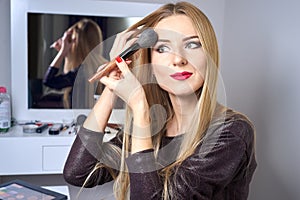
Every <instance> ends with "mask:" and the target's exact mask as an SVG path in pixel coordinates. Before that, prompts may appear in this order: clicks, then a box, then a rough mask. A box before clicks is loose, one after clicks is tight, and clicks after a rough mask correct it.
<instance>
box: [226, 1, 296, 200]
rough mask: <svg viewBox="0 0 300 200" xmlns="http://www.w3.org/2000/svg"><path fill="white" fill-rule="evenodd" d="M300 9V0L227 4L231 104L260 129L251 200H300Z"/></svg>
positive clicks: (230, 2) (228, 75)
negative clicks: (256, 165)
mask: <svg viewBox="0 0 300 200" xmlns="http://www.w3.org/2000/svg"><path fill="white" fill-rule="evenodd" d="M299 8H300V2H299V1H297V0H289V1H280V0H251V1H245V0H227V1H226V6H225V24H224V41H223V62H222V68H223V69H222V71H223V73H222V74H223V78H224V79H225V85H226V86H227V93H226V94H227V97H228V101H227V102H228V105H229V106H232V107H235V108H237V109H239V110H241V111H242V112H244V113H247V114H248V116H249V117H250V118H251V119H252V120H253V122H254V124H255V125H256V128H257V158H258V170H257V171H256V174H255V179H254V181H253V183H252V188H251V189H252V192H251V195H250V199H251V200H252V199H253V200H260V199H272V200H279V199H280V200H281V199H299V198H300V190H299V188H300V187H299V184H300V173H299V169H300V154H299V151H300V145H299V141H300V135H299V127H298V126H299V124H298V123H299V122H300V121H299V119H300V117H299V115H300V104H299V103H300V92H299V88H298V87H299V85H300V83H299V80H300V79H299V75H300V56H299V55H298V54H299V45H300V37H299V36H300V21H299V19H300V12H299Z"/></svg>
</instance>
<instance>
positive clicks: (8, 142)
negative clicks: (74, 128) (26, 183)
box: [0, 126, 75, 176]
mask: <svg viewBox="0 0 300 200" xmlns="http://www.w3.org/2000/svg"><path fill="white" fill-rule="evenodd" d="M74 139H75V134H74V133H72V134H69V130H66V131H62V132H61V133H60V134H59V135H49V134H48V129H46V130H45V131H43V132H42V133H23V129H22V127H21V126H15V127H13V128H12V129H11V130H10V131H9V132H7V133H1V134H0V152H1V165H0V176H4V175H33V174H61V173H62V170H63V166H64V163H65V160H66V158H67V155H68V153H69V150H70V148H71V145H72V143H73V141H74Z"/></svg>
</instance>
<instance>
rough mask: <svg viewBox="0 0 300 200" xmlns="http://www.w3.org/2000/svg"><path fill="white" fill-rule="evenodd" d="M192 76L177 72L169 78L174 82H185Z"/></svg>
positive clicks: (187, 73)
mask: <svg viewBox="0 0 300 200" xmlns="http://www.w3.org/2000/svg"><path fill="white" fill-rule="evenodd" d="M192 75H193V73H191V72H187V71H183V72H177V73H174V74H171V75H170V76H171V77H172V78H174V79H175V80H186V79H188V78H190V77H191V76H192Z"/></svg>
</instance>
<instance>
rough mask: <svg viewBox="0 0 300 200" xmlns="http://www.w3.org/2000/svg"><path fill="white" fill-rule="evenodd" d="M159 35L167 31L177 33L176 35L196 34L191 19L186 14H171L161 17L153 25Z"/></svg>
mask: <svg viewBox="0 0 300 200" xmlns="http://www.w3.org/2000/svg"><path fill="white" fill-rule="evenodd" d="M154 29H155V31H156V32H157V33H158V34H159V35H164V36H165V34H167V33H168V31H170V32H169V34H170V33H172V32H173V33H174V34H175V33H177V34H178V35H180V34H181V35H188V36H191V35H197V32H196V30H195V28H194V25H193V22H192V20H191V19H190V18H189V17H188V16H186V15H183V14H181V15H172V16H169V17H166V18H164V19H162V20H161V21H160V22H158V23H157V25H156V26H155V27H154Z"/></svg>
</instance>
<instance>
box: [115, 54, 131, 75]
mask: <svg viewBox="0 0 300 200" xmlns="http://www.w3.org/2000/svg"><path fill="white" fill-rule="evenodd" d="M116 64H117V66H118V68H119V69H120V70H121V72H122V74H123V76H126V74H127V73H130V69H129V67H128V65H127V63H126V62H125V61H124V60H123V59H122V58H121V57H119V56H118V57H117V58H116Z"/></svg>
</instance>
